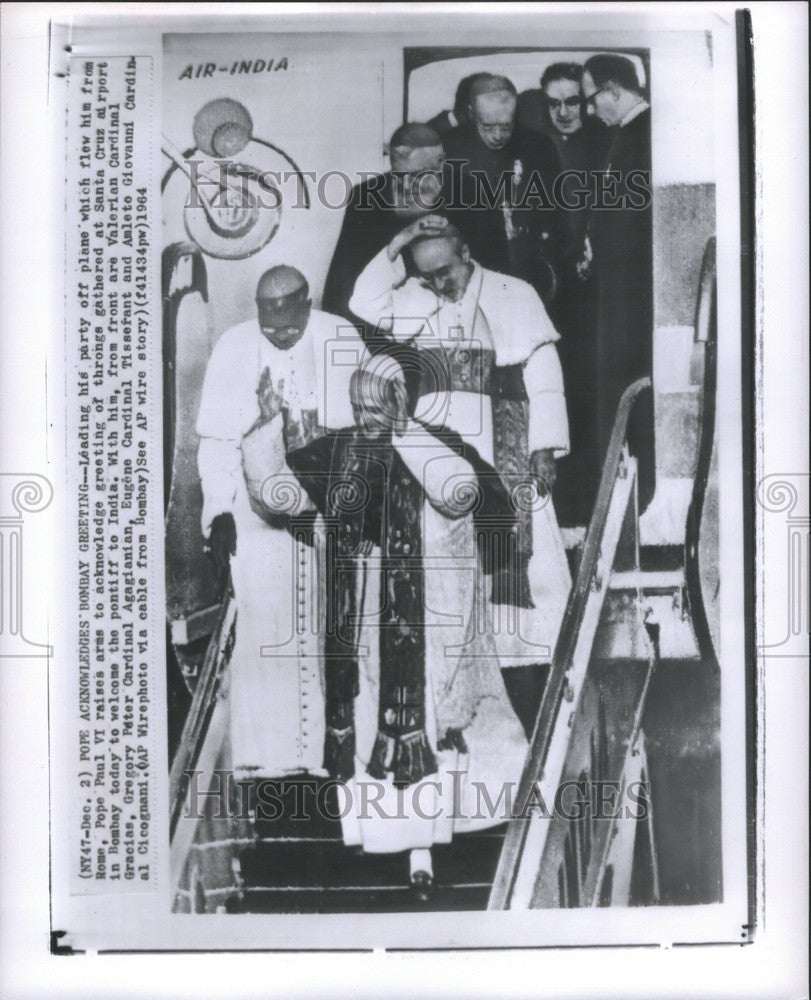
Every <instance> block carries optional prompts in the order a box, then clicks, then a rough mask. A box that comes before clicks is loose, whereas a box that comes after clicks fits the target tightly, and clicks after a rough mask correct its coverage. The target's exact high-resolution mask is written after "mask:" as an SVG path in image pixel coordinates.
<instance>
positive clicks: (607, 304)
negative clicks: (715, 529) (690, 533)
mask: <svg viewBox="0 0 811 1000" xmlns="http://www.w3.org/2000/svg"><path fill="white" fill-rule="evenodd" d="M606 167H607V168H609V169H610V170H611V171H612V172H617V173H618V174H619V175H620V176H619V184H618V189H617V190H618V193H619V194H620V195H625V194H628V193H629V174H630V172H631V171H647V176H648V178H650V169H651V147H650V109H647V110H645V111H643V112H642V114H640V115H638V116H637V117H636V118H634V119H633V121H631V122H629V123H628V124H627V125H626V126H624V127H622V128H617V129H616V130H615V131H614V134H613V136H612V140H611V146H610V148H609V151H608V155H607V159H606ZM637 200H642V199H637ZM652 215H653V213H652V207H651V204H650V200H648V202H647V205H646V207H644V208H641V209H639V208H636V209H635V208H632V207H625V208H622V209H613V210H612V209H604V210H599V209H595V210H594V211H593V212H592V216H591V225H590V231H591V243H592V248H593V251H594V261H593V265H592V266H593V269H594V274H595V278H596V283H597V323H598V337H597V340H598V357H597V369H598V373H599V380H600V388H599V393H600V410H601V419H600V427H601V435H600V436H601V443H602V447H603V449H604V448H605V446H606V445H607V442H608V437H609V435H610V433H611V427H612V425H613V421H614V417H615V415H616V410H617V406H618V404H619V400H620V397H621V396H622V393H623V391H624V390H625V389H626V388H627V386H628V385H630V383H631V382H633V381H634V380H636V379H638V378H640V377H642V376H643V375H651V374H652V371H653V228H652ZM630 438H631V446H632V451H634V453H635V454H636V455H637V457H638V458H639V463H640V499H641V500H642V503H643V506H644V504H645V503H646V502H647V500H649V499H650V496H651V495H652V492H653V483H654V429H653V409H652V406H650V407H649V406H648V403H647V401H641V402H640V404H639V405H638V406H637V411H636V413H635V416H634V421H633V425H632V429H631V434H630Z"/></svg>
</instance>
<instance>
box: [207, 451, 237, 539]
mask: <svg viewBox="0 0 811 1000" xmlns="http://www.w3.org/2000/svg"><path fill="white" fill-rule="evenodd" d="M197 468H198V470H199V472H200V485H201V486H202V489H203V516H202V518H201V523H202V528H203V534H204V535H205V537H206V538H208V535H209V532H210V531H211V522H212V521H213V520H214V518H215V517H216V516H217V515H218V514H226V513H233V510H234V498H235V497H236V493H237V486H238V484H239V480H240V478H241V476H242V451H241V450H240V447H239V441H237V440H230V441H229V440H224V439H222V438H208V437H204V438H201V439H200V446H199V448H198V449H197Z"/></svg>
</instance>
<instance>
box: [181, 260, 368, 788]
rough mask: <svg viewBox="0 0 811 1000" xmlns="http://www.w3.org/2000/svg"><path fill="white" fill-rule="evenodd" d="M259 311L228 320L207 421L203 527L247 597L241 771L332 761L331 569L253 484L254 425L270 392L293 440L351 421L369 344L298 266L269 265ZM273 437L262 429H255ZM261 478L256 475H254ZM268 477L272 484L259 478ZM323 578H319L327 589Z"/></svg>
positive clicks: (299, 442)
mask: <svg viewBox="0 0 811 1000" xmlns="http://www.w3.org/2000/svg"><path fill="white" fill-rule="evenodd" d="M256 304H257V311H258V316H257V317H255V318H253V319H250V320H248V321H246V322H244V323H240V324H239V325H238V326H235V327H232V328H231V329H229V330H226V331H225V333H223V334H222V336H221V337H220V339H219V340H218V341H217V343H216V345H215V347H214V350H213V352H212V355H211V358H210V360H209V363H208V368H207V370H206V377H205V381H204V385H203V394H202V400H201V404H200V412H199V416H198V420H197V433H198V434H199V435H200V447H199V451H198V466H199V471H200V477H201V483H202V490H203V517H202V528H203V534H204V536H205V537H206V539H207V545H208V548H209V550H210V552H211V555H212V557H213V559H214V562H215V565H216V566H217V568H218V570H219V571H220V573H221V575H222V576H223V577H224V576H225V574H226V573H227V569H228V566H229V562H230V569H231V579H232V585H233V590H234V598H235V601H236V606H237V617H236V642H235V646H234V650H233V654H232V658H231V664H230V693H229V703H230V711H231V725H230V738H231V752H232V762H233V766H234V769H235V771H236V772H238V773H247V774H252V775H255V776H281V775H284V774H286V773H293V772H298V771H303V770H310V771H321V770H322V765H323V752H324V696H323V690H322V683H323V682H322V676H321V674H322V664H321V660H322V653H323V621H322V618H323V605H324V601H323V593H322V591H323V580H322V579H319V574H318V572H317V566H318V559H319V539H318V534H317V533H316V532H312V533H311V534H310V537H309V538H305V537H303V535H302V534H301V533H295V534H293V533H291V531H290V530H289V524H288V523H287V522H286V521H285V520H278V519H275V520H274V519H273V518H272V517H269V516H268V512H267V510H266V509H264V508H263V507H262V505H261V504H260V503H257V502H256V500H255V499H254V498H252V496H251V492H253V494H254V497H255V495H256V492H257V491H256V489H254V490H253V491H251V490H249V488H248V483H249V480H250V454H249V453H248V451H247V449H246V445H245V439H246V435H247V434H248V432H249V431H250V430H251V429H252V428H254V427H255V426H256V425H257V423H260V422H261V421H260V408H259V394H260V393H262V394H263V395H265V396H267V395H268V394H272V395H273V396H274V398H276V399H277V400H278V402H279V410H280V414H281V416H280V421H281V428H282V430H281V433H282V443H283V447H284V448H285V449H293V448H299V447H302V446H303V445H305V444H307V443H309V442H310V441H312V440H314V439H315V438H317V437H318V436H320V435H321V434H324V433H325V432H326V431H327V430H329V429H330V428H333V429H334V428H338V427H343V426H346V425H347V423H349V422H351V419H352V410H351V407H350V405H349V380H350V376H351V374H352V371H353V369H354V367H355V366H356V365H357V364H358V363H359V362H360V361H361V359H362V356H363V351H364V348H363V345H362V343H361V341H360V339H359V338H358V337H357V336H356V334H355V333H354V331H351V328H350V331H351V332H348V331H347V324H346V322H345V321H344V320H342V319H340V318H339V317H337V316H331V315H329V314H328V313H323V312H319V311H318V310H315V309H312V308H311V304H312V303H311V299H310V297H309V287H308V284H307V281H306V279H305V278H304V276H303V275H302V274H300V273H299V272H298V271H297V270H295V269H294V268H292V267H287V266H283V265H282V266H278V267H274V268H271V269H270V270H269V271H267V272H265V274H263V275H262V277H261V278H260V280H259V283H258V286H257V291H256ZM252 438H253V439H257V438H258V439H259V440H258V444H259V446H260V447H262V446H264V445H263V442H262V435H261V433H260V434H254V435H253V436H252ZM254 485H256V484H254ZM260 485H261V484H260ZM319 588H320V589H319Z"/></svg>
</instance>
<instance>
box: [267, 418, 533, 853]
mask: <svg viewBox="0 0 811 1000" xmlns="http://www.w3.org/2000/svg"><path fill="white" fill-rule="evenodd" d="M272 426H275V427H276V428H277V431H276V440H277V442H279V443H277V445H276V447H275V455H272V454H270V452H268V453H267V454H266V456H265V457H266V460H267V462H268V466H267V471H268V473H269V474H270V475H271V476H272V475H274V474H275V475H278V476H279V478H280V481H286V480H287V478H288V477H289V476H290V475H292V473H290V472H289V470H288V469H287V468H286V466H285V465H284V457H283V448H282V445H281V443H280V437H279V434H280V420H279V418H278V417H277V418H276V419H275V420H274V421H273V422H272ZM393 443H394V445H395V448H396V449H397V452H398V454H399V455H400V457H401V458H402V459H403V461H404V462H405V464H406V466H407V467H408V469H409V471H410V472H411V473H412V475H413V476H414V478H415V479H416V480H417V482H418V483H419V484H420V485H421V487H422V491H423V494H424V500H423V503H422V509H421V511H420V513H419V516H420V518H421V521H420V533H421V536H422V549H423V551H422V565H423V573H424V576H423V581H424V584H423V586H424V589H423V595H424V602H425V607H424V618H423V627H424V639H425V732H426V735H427V737H428V741H429V743H430V745H431V749H432V750H433V752H434V755H435V757H436V760H437V770H436V772H435V773H433V774H430V775H428V776H426V777H425V778H423V779H422V780H421V781H418V782H416V783H414V784H412V785H409V786H408V787H407V788H404V789H397V788H395V787H394V785H393V784H392V779H391V775H388V776H387V778H386V779H384V780H380V779H377V778H372V777H371V776H370V775H369V774H368V773H367V771H366V768H367V766H368V764H369V760H370V758H371V755H372V748H373V746H374V743H375V737H376V736H377V733H378V711H379V696H380V655H379V654H380V631H379V626H378V621H379V615H380V611H381V608H382V606H383V601H384V597H383V595H382V594H381V572H380V566H381V550H380V548H379V547H378V546H375V547H374V548H373V549H372V551H371V553H370V554H369V555H368V556H367V557H365V558H364V560H363V567H362V569H361V572H360V573H359V574H358V583H357V586H358V591H359V593H360V594H361V595H362V603H361V605H360V606H361V608H362V624H361V628H360V633H359V636H358V649H359V652H360V655H359V657H358V666H359V693H358V695H357V697H356V698H355V701H354V724H355V734H356V766H355V777H354V778H351V779H350V780H349V781H347V782H346V784H345V785H344V786H342V788H340V789H339V792H342V793H343V798H342V799H341V812H342V816H341V823H342V829H343V837H344V842H345V843H346V844H347V845H360V846H362V847H363V849H364V850H365V851H367V852H371V853H390V852H397V851H404V850H412V849H415V848H429V847H431V845H432V844H436V843H447V842H448V841H450V840H451V838H452V836H453V834H454V833H461V832H467V831H471V830H476V829H483V828H486V827H490V826H494V825H497V824H500V823H503V822H504V821H505V820H506V819H507V818H508V817H507V815H506V814H505V812H504V809H505V799H504V798H503V796H504V795H505V788H507V789H509V788H510V787H512V791H513V793H514V791H515V787H516V786H517V783H518V781H519V779H520V776H521V770H522V768H523V764H524V759H525V757H526V751H527V739H526V736H525V734H524V731H523V728H522V726H521V724H520V722H519V721H518V718H517V717H516V715H515V713H514V711H513V709H512V706H511V705H510V702H509V699H508V697H507V694H506V690H505V687H504V683H503V681H502V679H501V674H500V670H499V661H498V657H497V656H496V655H495V650H494V648H493V645H492V637H491V636H489V635H487V634H484V635H482V634H478V633H479V629H478V622H477V619H476V614H475V609H474V604H475V602H476V599H477V581H478V579H479V575H480V572H479V567H478V562H477V547H476V540H475V533H474V524H473V518H472V516H471V515H470V513H460V511H462V510H463V506H462V507H460V502H459V497H460V496H463V495H465V494H467V495H468V496H470V495H471V494H470V491H471V490H475V488H476V475H475V473H474V471H473V469H472V467H471V466H470V464H469V463H468V462H467V461H466V460H465V459H464V458H463V457H462V456H461V455H459V454H458V453H457V452H456V451H454V450H452V449H451V448H448V447H447V446H446V445H444V444H443V443H442V442H441V441H439V440H437V438H436V437H435V436H433V435H432V434H430V433H428V432H427V431H425V430H424V429H423V428H422V427H420V426H419V425H417V424H415V423H414V422H413V421H409V424H408V428H407V430H406V433H405V434H404V435H403V436H402V437H396V436H395V437H394V438H393ZM268 501H269V502H270V503H271V504H272V503H273V500H272V498H271V497H270V496H269V497H268ZM278 502H279V505H280V509H282V508H284V509H286V510H289V509H290V508H289V505H288V502H287V498H285V497H282V496H280V497H279V501H278ZM308 506H309V505H308V503H307V502H306V501H305V500H304V499H303V498H302V501H301V503H300V505H299V507H298V508H297V509H296V510H294V511H293V513H298V512H300V511H301V510H304V509H306V508H307V507H308ZM449 727H453V728H455V729H458V730H460V731H461V733H462V736H463V739H464V743H465V745H466V752H460V751H459V750H458V749H445V750H441V751H440V750H438V748H437V742H438V740H439V739H441V737H442V735H443V734H444V733H445V732H446V731H447V729H448V728H449ZM506 795H507V800H506V801H509V797H510V792H509V790H508V791H507V793H506Z"/></svg>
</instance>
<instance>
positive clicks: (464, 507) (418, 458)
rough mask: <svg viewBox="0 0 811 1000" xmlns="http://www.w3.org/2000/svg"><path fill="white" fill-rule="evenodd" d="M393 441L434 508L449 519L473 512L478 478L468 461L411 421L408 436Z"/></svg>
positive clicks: (407, 431) (395, 438)
mask: <svg viewBox="0 0 811 1000" xmlns="http://www.w3.org/2000/svg"><path fill="white" fill-rule="evenodd" d="M392 441H393V444H394V447H395V448H396V449H397V452H398V454H399V455H400V458H402V460H403V461H404V462H405V464H406V466H407V467H408V469H409V471H410V472H411V474H412V475H413V476H414V478H415V479H416V480H417V482H418V483H419V484H420V486H422V488H423V490H424V491H425V495H426V497H427V498H428V501H429V503H430V504H431V506H432V507H434V508H436V510H438V511H439V512H440V514H444V515H445V516H446V517H450V518H458V517H463V516H464V515H465V514H469V513H470V506H471V505H470V503H469V501H470V500H472V498H473V497H475V496H476V492H477V490H478V479H477V477H476V473H475V472H474V470H473V467H472V466H471V465H470V463H469V462H468V461H466V460H465V459H464V458H462V456H461V455H459V454H457V453H456V452H455V451H453V449H451V448H449V447H448V446H447V445H445V444H443V443H442V442H441V441H440V440H438V439H437V438H436V437H434V435H433V434H430V433H429V432H428V431H426V430H425V428H423V427H421V426H420V425H419V424H415V423H414V422H413V421H411V420H409V422H408V427H407V429H406V432H405V434H404V435H403V436H402V437H397V436H396V435H395V436H394V437H393V439H392Z"/></svg>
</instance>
